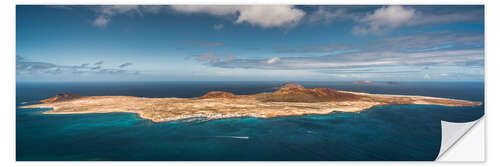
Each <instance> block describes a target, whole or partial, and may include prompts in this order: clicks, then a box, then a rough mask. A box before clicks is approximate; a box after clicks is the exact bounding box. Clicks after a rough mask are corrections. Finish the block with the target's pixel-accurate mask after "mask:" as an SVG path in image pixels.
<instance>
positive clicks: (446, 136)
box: [436, 115, 484, 161]
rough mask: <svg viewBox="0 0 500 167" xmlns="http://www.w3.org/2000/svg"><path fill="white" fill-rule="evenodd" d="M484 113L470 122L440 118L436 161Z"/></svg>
mask: <svg viewBox="0 0 500 167" xmlns="http://www.w3.org/2000/svg"><path fill="white" fill-rule="evenodd" d="M483 117H484V115H483V116H482V117H480V118H478V119H476V120H473V121H470V122H448V121H443V120H441V147H440V149H439V154H438V156H437V157H436V161H440V158H441V157H442V156H443V155H444V154H446V152H447V151H448V150H449V149H450V148H451V147H453V146H454V145H455V144H456V143H457V142H458V141H459V140H460V139H461V138H462V137H463V136H464V135H466V134H467V133H468V132H469V131H470V130H471V129H472V127H474V125H476V123H477V122H479V121H480V120H481V119H483Z"/></svg>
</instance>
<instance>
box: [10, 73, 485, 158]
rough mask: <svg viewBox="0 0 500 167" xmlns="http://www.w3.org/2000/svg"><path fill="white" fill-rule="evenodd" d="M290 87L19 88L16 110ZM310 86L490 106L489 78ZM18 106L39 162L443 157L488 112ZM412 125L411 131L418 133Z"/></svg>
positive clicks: (19, 134)
mask: <svg viewBox="0 0 500 167" xmlns="http://www.w3.org/2000/svg"><path fill="white" fill-rule="evenodd" d="M281 84H283V82H122V83H118V82H116V83H109V82H108V83H17V85H16V86H17V87H16V93H17V95H16V105H17V106H21V105H27V104H33V103H37V101H38V100H41V99H45V98H48V97H52V96H54V95H56V94H59V93H73V94H80V95H89V96H90V95H92V96H100V95H126V96H140V97H198V96H201V95H203V94H205V93H207V92H210V91H227V92H232V93H234V94H255V93H260V92H272V91H275V88H276V87H277V86H280V85H281ZM300 84H302V85H303V86H304V87H306V88H315V87H325V88H332V89H337V90H346V91H356V92H366V93H382V94H383V93H385V94H405V95H423V96H434V97H446V98H454V99H462V100H470V101H479V102H484V83H483V82H455V83H454V82H398V83H397V84H393V83H387V84H373V83H363V84H354V83H353V82H300ZM44 110H47V109H19V108H18V109H17V110H16V159H17V160H21V161H25V160H27V161H30V160H160V161H161V160H174V161H175V160H321V161H334V160H369V161H377V160H412V161H415V160H416V161H420V160H434V159H435V158H436V156H437V154H438V153H439V148H440V142H441V140H440V139H441V129H440V121H441V120H445V121H450V122H468V121H472V120H476V119H478V118H480V117H481V116H482V115H483V114H484V106H477V107H444V106H435V105H390V106H377V107H374V108H372V109H369V110H366V111H363V112H360V113H342V112H332V113H330V114H326V115H305V116H292V117H276V118H270V119H258V118H234V119H221V120H211V121H203V120H202V119H190V120H182V121H174V122H164V123H153V122H151V121H149V120H145V119H141V118H139V117H138V116H137V115H135V114H128V113H110V114H70V115H45V114H41V111H44ZM409 129H411V130H409Z"/></svg>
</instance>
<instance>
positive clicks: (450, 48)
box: [16, 5, 484, 82]
mask: <svg viewBox="0 0 500 167" xmlns="http://www.w3.org/2000/svg"><path fill="white" fill-rule="evenodd" d="M16 80H17V82H94V81H355V80H369V81H484V6H482V5H480V6H470V5H469V6H399V5H396V6H316V5H313V6H294V5H271V6H259V5H250V6H248V5H247V6H232V5H225V6H214V5H202V6H200V5H175V6H136V5H126V6H123V5H122V6H84V5H77V6H61V5H56V6H54V5H52V6H47V5H35V6H30V5H17V7H16Z"/></svg>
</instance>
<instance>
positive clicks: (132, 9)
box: [92, 5, 143, 27]
mask: <svg viewBox="0 0 500 167" xmlns="http://www.w3.org/2000/svg"><path fill="white" fill-rule="evenodd" d="M94 11H95V12H96V13H97V17H96V18H95V19H94V21H93V22H92V23H93V24H94V25H95V26H97V27H106V26H107V25H108V24H109V23H110V22H111V18H112V17H113V16H115V15H117V14H139V15H141V16H142V15H143V14H142V12H141V10H139V7H138V6H136V5H111V6H99V7H97V8H95V9H94Z"/></svg>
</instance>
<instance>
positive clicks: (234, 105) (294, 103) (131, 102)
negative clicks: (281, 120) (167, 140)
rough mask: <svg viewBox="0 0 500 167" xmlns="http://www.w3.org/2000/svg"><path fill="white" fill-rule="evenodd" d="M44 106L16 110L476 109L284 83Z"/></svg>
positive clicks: (174, 114) (168, 116)
mask: <svg viewBox="0 0 500 167" xmlns="http://www.w3.org/2000/svg"><path fill="white" fill-rule="evenodd" d="M40 102H42V103H43V104H34V105H27V106H21V108H51V109H52V110H51V111H46V112H44V114H84V113H113V112H128V113H137V114H138V115H139V116H140V117H141V118H145V119H150V120H152V121H153V122H163V121H175V120H181V119H189V118H205V119H207V120H211V119H223V118H233V117H257V118H271V117H277V116H297V115H304V114H328V113H330V112H333V111H341V112H360V111H363V110H366V109H369V108H371V107H373V106H376V105H395V104H428V105H443V106H477V105H481V103H480V102H471V101H464V100H455V99H446V98H436V97H425V96H405V95H386V94H367V93H357V92H347V91H340V90H333V89H329V88H314V89H308V88H304V87H303V86H301V85H299V84H293V83H287V84H285V85H283V86H282V87H281V88H279V89H278V90H276V91H275V92H273V93H261V94H253V95H234V94H232V93H229V92H221V91H213V92H209V93H207V94H205V95H203V96H201V97H197V98H144V97H133V96H79V95H73V94H67V93H65V94H59V95H57V96H55V97H52V98H49V99H45V100H41V101H40Z"/></svg>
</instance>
